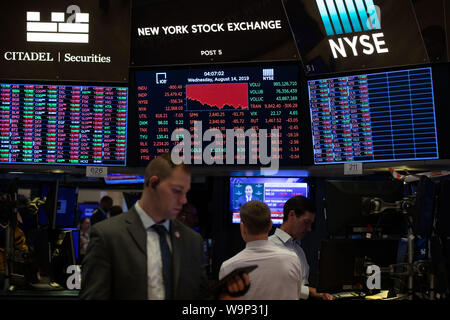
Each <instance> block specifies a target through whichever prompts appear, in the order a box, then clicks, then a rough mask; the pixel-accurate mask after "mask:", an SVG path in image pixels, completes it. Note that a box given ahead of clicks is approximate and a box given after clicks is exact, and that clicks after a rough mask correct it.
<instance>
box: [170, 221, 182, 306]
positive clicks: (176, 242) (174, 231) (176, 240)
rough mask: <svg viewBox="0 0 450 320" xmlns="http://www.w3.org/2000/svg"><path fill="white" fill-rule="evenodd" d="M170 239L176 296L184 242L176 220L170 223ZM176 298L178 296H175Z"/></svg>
mask: <svg viewBox="0 0 450 320" xmlns="http://www.w3.org/2000/svg"><path fill="white" fill-rule="evenodd" d="M170 224H171V226H170V238H171V241H172V257H173V285H174V291H173V292H174V294H175V295H176V290H177V286H178V280H179V277H180V267H181V250H182V248H181V245H182V243H181V241H183V239H182V237H181V232H180V229H179V228H178V222H177V221H176V220H172V221H171V222H170ZM175 298H176V296H175Z"/></svg>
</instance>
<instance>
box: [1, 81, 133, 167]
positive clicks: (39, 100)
mask: <svg viewBox="0 0 450 320" xmlns="http://www.w3.org/2000/svg"><path fill="white" fill-rule="evenodd" d="M127 97H128V88H126V87H100V86H79V85H53V84H52V85H50V84H6V83H2V84H0V99H1V100H0V101H1V103H0V163H1V164H47V165H49V164H51V165H102V166H125V165H126V139H127V101H128V100H127Z"/></svg>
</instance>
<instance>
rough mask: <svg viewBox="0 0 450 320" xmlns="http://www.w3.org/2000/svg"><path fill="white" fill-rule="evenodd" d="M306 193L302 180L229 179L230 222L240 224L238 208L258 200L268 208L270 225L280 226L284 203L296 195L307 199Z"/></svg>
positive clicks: (306, 184)
mask: <svg viewBox="0 0 450 320" xmlns="http://www.w3.org/2000/svg"><path fill="white" fill-rule="evenodd" d="M308 192H309V185H308V183H307V182H304V179H302V178H270V177H252V178H245V177H242V178H241V177H231V178H230V209H231V210H230V211H231V213H232V222H233V223H240V222H241V219H240V208H241V206H242V205H243V204H244V203H246V202H248V201H252V200H259V201H262V202H264V203H265V204H267V205H268V206H269V208H270V211H271V218H272V223H273V224H274V225H280V224H282V223H283V207H284V203H285V202H286V201H287V200H289V199H290V198H292V197H294V196H297V195H302V196H305V197H307V196H308Z"/></svg>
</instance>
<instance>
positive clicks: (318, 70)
mask: <svg viewBox="0 0 450 320" xmlns="http://www.w3.org/2000/svg"><path fill="white" fill-rule="evenodd" d="M284 3H285V7H286V12H287V15H288V18H289V21H290V23H291V28H292V31H293V33H294V36H295V39H296V41H297V47H298V49H299V51H300V55H301V58H302V61H303V63H304V66H305V72H306V74H307V75H318V74H324V73H339V72H351V71H355V70H367V69H379V68H392V67H395V66H408V65H420V64H424V63H427V62H428V61H429V58H428V55H427V51H426V49H425V45H424V41H423V38H422V35H421V32H420V28H419V25H418V23H417V18H416V15H415V14H414V7H413V6H412V3H411V1H410V0H395V1H389V0H284ZM427 5H428V6H430V5H431V6H432V4H430V3H429V2H427Z"/></svg>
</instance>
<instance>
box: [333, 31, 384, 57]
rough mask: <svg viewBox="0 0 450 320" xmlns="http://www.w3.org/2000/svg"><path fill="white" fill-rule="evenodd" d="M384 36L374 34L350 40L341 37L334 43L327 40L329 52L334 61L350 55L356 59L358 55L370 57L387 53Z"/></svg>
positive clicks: (380, 33) (354, 37)
mask: <svg viewBox="0 0 450 320" xmlns="http://www.w3.org/2000/svg"><path fill="white" fill-rule="evenodd" d="M383 37H384V34H383V33H382V32H379V33H374V34H372V35H371V36H369V35H362V36H353V37H352V38H349V37H343V38H338V39H337V40H336V41H335V40H333V39H328V42H329V44H330V48H331V52H332V53H333V57H334V58H335V59H337V58H339V57H343V58H347V56H348V55H349V54H348V52H350V54H353V56H355V57H357V56H358V55H359V54H360V53H362V54H365V55H372V54H374V53H378V54H381V53H388V52H389V49H388V48H387V47H386V43H385V41H384V39H383Z"/></svg>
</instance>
